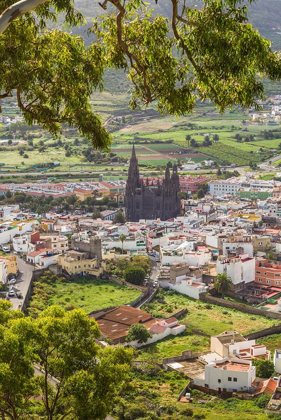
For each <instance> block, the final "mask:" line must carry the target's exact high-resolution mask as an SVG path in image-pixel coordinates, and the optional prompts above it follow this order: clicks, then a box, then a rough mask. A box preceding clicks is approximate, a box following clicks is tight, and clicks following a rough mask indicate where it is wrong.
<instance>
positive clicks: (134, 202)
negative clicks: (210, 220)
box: [125, 145, 180, 222]
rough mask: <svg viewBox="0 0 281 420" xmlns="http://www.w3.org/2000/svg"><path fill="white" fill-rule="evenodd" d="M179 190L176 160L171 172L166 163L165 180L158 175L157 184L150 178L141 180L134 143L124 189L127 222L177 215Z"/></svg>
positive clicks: (178, 212) (162, 218)
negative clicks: (151, 181) (150, 180)
mask: <svg viewBox="0 0 281 420" xmlns="http://www.w3.org/2000/svg"><path fill="white" fill-rule="evenodd" d="M141 181H142V182H141ZM179 190H180V185H179V176H178V170H177V165H176V164H175V165H174V167H173V169H172V175H171V173H170V169H169V166H168V165H167V167H166V171H165V178H164V179H163V180H162V183H161V182H160V180H159V179H158V181H157V185H153V183H150V182H149V179H146V180H145V179H142V180H140V176H139V167H138V159H137V157H136V151H135V146H134V145H133V149H132V155H131V159H130V164H129V170H128V179H127V185H126V191H125V209H126V217H127V221H128V222H138V221H139V220H140V219H156V218H160V219H161V220H167V219H170V218H172V217H176V216H178V215H179V214H180V199H179V197H178V192H179Z"/></svg>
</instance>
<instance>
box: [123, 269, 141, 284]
mask: <svg viewBox="0 0 281 420" xmlns="http://www.w3.org/2000/svg"><path fill="white" fill-rule="evenodd" d="M144 278H145V271H144V269H143V268H141V267H134V266H130V267H128V268H126V270H125V271H124V279H125V280H126V281H127V282H128V283H133V284H138V285H141V284H143V281H144Z"/></svg>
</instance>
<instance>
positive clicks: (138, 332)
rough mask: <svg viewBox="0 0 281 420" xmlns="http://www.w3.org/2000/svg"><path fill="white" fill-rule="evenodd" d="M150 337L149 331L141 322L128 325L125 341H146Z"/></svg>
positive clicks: (140, 342)
mask: <svg viewBox="0 0 281 420" xmlns="http://www.w3.org/2000/svg"><path fill="white" fill-rule="evenodd" d="M149 338H151V334H150V332H149V331H148V330H147V329H146V328H145V326H144V325H142V324H133V325H131V326H130V328H129V331H128V334H127V337H126V341H127V342H131V341H137V342H138V343H139V344H143V343H147V341H148V339H149Z"/></svg>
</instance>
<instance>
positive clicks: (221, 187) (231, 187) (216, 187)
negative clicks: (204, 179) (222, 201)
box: [208, 178, 240, 196]
mask: <svg viewBox="0 0 281 420" xmlns="http://www.w3.org/2000/svg"><path fill="white" fill-rule="evenodd" d="M208 188H209V193H210V194H212V195H217V196H221V195H236V193H237V191H238V190H239V188H240V180H239V179H238V178H229V179H223V180H214V181H210V182H208Z"/></svg>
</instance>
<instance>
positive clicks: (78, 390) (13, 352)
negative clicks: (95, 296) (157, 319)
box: [0, 300, 132, 420]
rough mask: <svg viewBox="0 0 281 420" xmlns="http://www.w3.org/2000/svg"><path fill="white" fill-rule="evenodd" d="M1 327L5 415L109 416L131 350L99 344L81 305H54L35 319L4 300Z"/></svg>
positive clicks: (47, 419)
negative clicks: (72, 307) (68, 308)
mask: <svg viewBox="0 0 281 420" xmlns="http://www.w3.org/2000/svg"><path fill="white" fill-rule="evenodd" d="M0 326H1V340H0V411H1V413H2V414H1V417H2V419H3V420H4V419H10V420H17V419H19V418H32V419H33V420H39V419H40V420H59V419H62V418H66V417H69V415H70V414H71V418H73V419H74V418H75V419H83V418H84V419H94V418H99V419H105V418H106V416H107V414H108V413H109V412H110V410H111V409H112V406H113V405H114V401H115V397H117V395H118V393H119V392H120V391H121V390H122V389H123V388H125V385H126V383H127V381H128V376H129V375H128V374H129V365H130V362H131V360H132V351H130V350H125V349H124V348H122V347H117V348H115V349H113V348H107V349H102V348H101V347H100V346H98V345H97V343H96V340H97V338H98V337H99V336H100V333H99V329H98V325H97V323H96V322H95V320H93V319H90V318H89V317H88V316H87V314H86V313H85V312H84V311H82V310H80V309H79V310H72V311H64V310H63V309H62V308H59V307H57V306H53V307H50V308H47V309H45V310H44V311H43V312H42V313H40V314H39V316H38V318H36V319H33V318H30V317H25V316H24V314H23V313H22V312H21V311H13V310H11V304H10V302H7V301H3V300H2V301H0ZM97 359H98V361H99V363H97ZM101 378H102V379H101Z"/></svg>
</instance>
